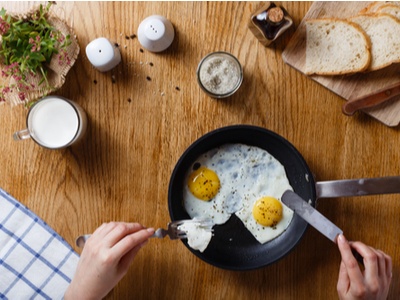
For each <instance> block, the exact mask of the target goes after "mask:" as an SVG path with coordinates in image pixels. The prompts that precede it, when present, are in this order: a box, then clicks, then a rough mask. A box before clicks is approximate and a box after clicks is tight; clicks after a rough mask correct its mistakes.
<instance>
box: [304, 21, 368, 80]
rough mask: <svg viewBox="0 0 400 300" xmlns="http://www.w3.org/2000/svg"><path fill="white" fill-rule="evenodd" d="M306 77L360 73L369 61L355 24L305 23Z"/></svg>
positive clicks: (345, 22) (334, 22)
mask: <svg viewBox="0 0 400 300" xmlns="http://www.w3.org/2000/svg"><path fill="white" fill-rule="evenodd" d="M306 35H307V36H306V66H305V73H306V74H308V75H311V74H318V75H341V74H349V73H356V72H361V71H364V70H366V69H367V68H368V66H369V64H370V61H371V53H370V51H369V48H370V42H369V39H368V37H367V36H366V35H365V32H364V31H363V30H362V29H361V28H360V26H358V25H357V24H355V23H352V22H350V21H348V20H340V19H313V20H307V21H306Z"/></svg>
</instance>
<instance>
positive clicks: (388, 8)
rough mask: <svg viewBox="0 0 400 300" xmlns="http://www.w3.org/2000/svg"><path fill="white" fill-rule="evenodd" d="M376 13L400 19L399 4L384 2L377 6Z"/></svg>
mask: <svg viewBox="0 0 400 300" xmlns="http://www.w3.org/2000/svg"><path fill="white" fill-rule="evenodd" d="M377 13H383V14H389V15H392V16H393V17H395V18H396V19H399V20H400V6H399V5H396V4H385V5H382V6H380V7H379V9H378V11H377Z"/></svg>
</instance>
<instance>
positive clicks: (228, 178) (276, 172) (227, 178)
mask: <svg viewBox="0 0 400 300" xmlns="http://www.w3.org/2000/svg"><path fill="white" fill-rule="evenodd" d="M185 178H187V182H186V184H185V185H184V191H183V200H184V201H183V202H184V207H185V209H186V211H187V213H188V214H189V216H190V217H191V218H208V219H211V220H212V221H213V223H214V224H224V223H225V222H226V221H228V220H229V218H230V217H231V215H232V214H236V216H237V217H238V218H239V219H240V220H241V221H242V222H243V224H244V226H245V227H246V228H247V229H248V230H249V231H250V232H251V233H252V235H253V236H254V237H255V238H256V239H257V240H258V241H259V242H260V243H265V242H267V241H270V240H272V239H273V238H275V237H277V236H278V235H280V234H281V233H282V232H283V231H284V230H285V229H286V228H287V226H288V225H289V224H290V221H291V220H292V217H293V211H291V210H290V209H289V208H288V207H286V206H285V205H284V204H283V203H282V202H281V201H280V197H281V196H282V194H283V192H284V191H286V190H293V189H292V187H291V186H290V184H289V180H288V179H287V177H286V172H285V169H284V167H283V166H282V164H281V163H280V162H279V161H278V160H276V159H275V158H274V157H273V156H272V155H270V154H269V153H268V152H267V151H266V150H263V149H261V148H258V147H254V146H248V145H244V144H225V145H223V146H221V147H218V148H215V149H212V150H210V151H208V152H206V153H204V154H203V155H201V156H200V157H198V158H197V159H196V161H195V162H194V163H193V165H192V166H191V168H190V170H189V171H188V172H187V174H186V177H185ZM271 199H274V200H271ZM264 206H265V207H264ZM279 207H280V209H279ZM253 212H254V214H253ZM263 218H264V219H266V220H264V223H263V220H262V219H263ZM268 218H269V220H270V223H268V222H269V221H268ZM256 219H257V220H256ZM271 220H272V221H271Z"/></svg>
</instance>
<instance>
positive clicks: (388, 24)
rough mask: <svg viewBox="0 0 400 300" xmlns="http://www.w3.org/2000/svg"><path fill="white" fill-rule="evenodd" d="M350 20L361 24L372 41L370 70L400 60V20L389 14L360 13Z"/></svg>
mask: <svg viewBox="0 0 400 300" xmlns="http://www.w3.org/2000/svg"><path fill="white" fill-rule="evenodd" d="M349 20H350V21H351V22H355V23H357V24H359V25H360V26H361V28H362V29H363V30H364V31H365V33H366V34H367V36H368V37H369V39H370V41H371V55H372V57H371V64H370V66H369V68H368V70H369V71H373V70H379V69H382V68H384V67H386V66H389V65H391V64H393V63H396V62H400V20H398V19H396V18H395V17H393V16H391V15H388V14H366V15H358V16H355V17H353V18H350V19H349Z"/></svg>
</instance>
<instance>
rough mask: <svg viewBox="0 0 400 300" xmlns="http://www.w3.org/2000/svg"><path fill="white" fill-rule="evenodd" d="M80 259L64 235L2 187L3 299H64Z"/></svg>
mask: <svg viewBox="0 0 400 300" xmlns="http://www.w3.org/2000/svg"><path fill="white" fill-rule="evenodd" d="M78 260H79V256H78V254H77V253H76V252H75V251H74V250H73V249H72V247H71V246H70V245H68V243H67V242H66V241H64V239H63V238H62V237H61V236H59V235H58V234H57V233H56V232H55V231H54V230H53V229H52V228H50V227H49V226H48V225H47V224H46V223H45V222H44V221H43V220H41V219H40V218H39V217H38V216H36V215H35V214H34V213H33V212H32V211H30V210H29V209H28V208H27V207H25V206H24V205H22V204H21V203H19V202H18V201H16V200H15V199H14V198H13V197H11V196H10V195H8V194H7V193H6V192H4V191H3V190H2V189H0V299H10V300H11V299H12V300H13V299H62V298H63V296H64V292H65V290H66V289H67V287H68V285H69V283H70V282H71V279H72V277H73V275H74V273H75V269H76V266H77V264H78Z"/></svg>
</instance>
